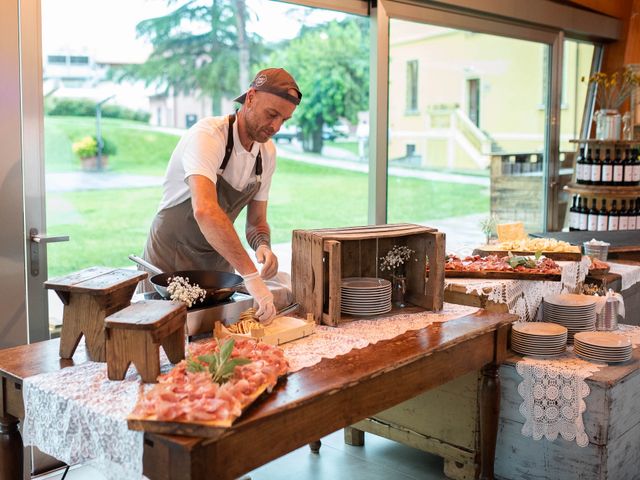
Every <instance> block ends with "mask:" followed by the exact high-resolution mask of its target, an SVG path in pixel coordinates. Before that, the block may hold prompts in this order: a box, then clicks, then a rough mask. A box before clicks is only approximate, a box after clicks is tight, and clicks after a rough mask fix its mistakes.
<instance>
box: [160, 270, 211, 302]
mask: <svg viewBox="0 0 640 480" xmlns="http://www.w3.org/2000/svg"><path fill="white" fill-rule="evenodd" d="M168 280H169V285H167V292H169V293H170V294H171V300H172V301H174V302H182V303H185V304H186V305H187V307H191V306H192V305H193V304H194V303H196V301H198V300H199V301H201V302H202V301H203V300H204V297H205V296H206V295H207V291H206V290H204V289H202V288H200V285H198V284H197V283H195V284H193V285H191V284H190V283H189V278H188V277H187V278H184V277H179V276H175V277H169V279H168Z"/></svg>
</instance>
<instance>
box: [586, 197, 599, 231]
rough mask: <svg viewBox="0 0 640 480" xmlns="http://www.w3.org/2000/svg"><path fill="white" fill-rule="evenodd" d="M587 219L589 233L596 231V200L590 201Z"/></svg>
mask: <svg viewBox="0 0 640 480" xmlns="http://www.w3.org/2000/svg"><path fill="white" fill-rule="evenodd" d="M588 215H589V216H588V219H587V229H588V230H589V231H590V232H595V231H596V230H598V209H597V208H596V199H595V198H593V199H591V208H590V209H589V213H588Z"/></svg>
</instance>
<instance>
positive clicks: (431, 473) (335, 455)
mask: <svg viewBox="0 0 640 480" xmlns="http://www.w3.org/2000/svg"><path fill="white" fill-rule="evenodd" d="M442 469H443V465H442V459H441V458H439V457H437V456H434V455H430V454H428V453H425V452H421V451H419V450H416V449H414V448H410V447H407V446H404V445H402V444H399V443H396V442H392V441H390V440H386V439H384V438H381V437H376V436H375V435H369V434H367V435H366V438H365V446H364V447H352V446H349V445H345V443H344V441H343V435H342V430H340V431H337V432H334V433H332V434H331V435H328V436H326V437H325V438H323V439H322V448H321V449H320V454H319V455H314V454H312V453H311V452H310V451H309V447H306V446H305V447H302V448H299V449H298V450H295V451H293V452H291V453H289V454H288V455H285V456H284V457H282V458H279V459H277V460H274V461H273V462H271V463H268V464H266V465H264V466H262V467H260V468H258V469H256V470H254V471H252V472H250V473H249V474H248V475H249V476H250V477H251V480H325V479H326V480H396V479H397V480H443V479H446V477H445V476H444V474H443V473H442ZM38 478H40V479H45V478H46V479H47V480H60V479H61V478H62V471H59V472H56V473H55V474H50V475H47V476H42V477H38ZM103 479H104V477H103V476H102V475H101V474H100V472H98V471H96V470H95V469H93V468H91V467H90V466H82V467H76V468H72V469H70V470H69V473H68V475H67V477H66V479H65V480H103ZM123 480H129V479H123Z"/></svg>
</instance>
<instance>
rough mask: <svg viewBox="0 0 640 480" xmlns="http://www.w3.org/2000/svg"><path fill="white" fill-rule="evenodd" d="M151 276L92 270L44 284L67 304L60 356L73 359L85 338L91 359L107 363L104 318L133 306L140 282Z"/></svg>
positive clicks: (113, 269)
mask: <svg viewBox="0 0 640 480" xmlns="http://www.w3.org/2000/svg"><path fill="white" fill-rule="evenodd" d="M147 276H148V274H147V272H141V271H138V270H127V269H115V268H108V267H91V268H86V269H84V270H81V271H79V272H76V273H72V274H70V275H66V276H64V277H58V278H54V279H51V280H47V281H46V282H44V286H45V288H48V289H53V290H55V291H56V293H57V294H58V297H60V300H62V303H63V304H64V312H63V315H62V332H61V334H60V356H61V357H62V358H71V357H73V354H74V352H75V351H76V348H77V347H78V343H79V342H80V338H81V337H82V335H84V337H85V341H86V343H87V356H88V357H89V359H90V360H93V361H94V362H104V361H106V353H105V334H104V319H105V317H107V316H109V315H111V314H112V313H115V312H117V311H118V310H121V309H123V308H124V307H126V306H127V305H129V304H130V303H131V297H132V296H133V292H134V291H135V289H136V286H137V285H138V282H139V281H140V280H144V279H145V278H147Z"/></svg>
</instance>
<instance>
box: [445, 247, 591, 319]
mask: <svg viewBox="0 0 640 480" xmlns="http://www.w3.org/2000/svg"><path fill="white" fill-rule="evenodd" d="M557 263H558V264H559V265H560V266H561V267H562V276H561V280H560V281H559V282H539V281H532V280H483V279H472V278H464V279H463V278H456V279H452V280H446V281H445V283H455V284H459V285H464V286H465V287H466V289H467V293H468V294H471V293H477V294H478V295H483V294H486V295H487V300H489V301H492V302H496V303H504V304H506V305H507V306H508V308H509V313H514V314H516V315H518V316H519V317H520V318H521V319H522V320H523V321H532V320H535V319H536V314H537V311H538V306H539V305H540V303H542V299H543V298H544V296H545V295H554V294H558V293H564V292H569V293H573V292H575V291H576V289H577V288H578V285H579V284H581V282H583V281H584V279H585V277H586V276H587V273H588V271H589V265H590V263H591V262H590V260H589V257H585V256H583V257H582V260H581V261H580V262H557ZM487 292H488V293H487Z"/></svg>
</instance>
